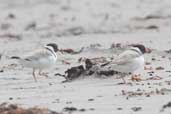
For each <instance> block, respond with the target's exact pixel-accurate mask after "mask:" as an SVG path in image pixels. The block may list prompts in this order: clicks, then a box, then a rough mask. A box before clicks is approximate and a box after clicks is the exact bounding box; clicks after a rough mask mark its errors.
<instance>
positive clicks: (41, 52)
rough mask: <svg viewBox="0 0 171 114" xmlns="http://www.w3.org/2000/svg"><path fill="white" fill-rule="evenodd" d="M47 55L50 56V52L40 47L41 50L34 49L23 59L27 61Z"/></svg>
mask: <svg viewBox="0 0 171 114" xmlns="http://www.w3.org/2000/svg"><path fill="white" fill-rule="evenodd" d="M49 56H51V53H50V52H49V51H47V50H44V49H41V50H36V51H34V52H32V53H29V54H28V55H26V56H25V57H24V58H23V59H25V60H27V61H37V60H40V59H43V58H47V57H49Z"/></svg>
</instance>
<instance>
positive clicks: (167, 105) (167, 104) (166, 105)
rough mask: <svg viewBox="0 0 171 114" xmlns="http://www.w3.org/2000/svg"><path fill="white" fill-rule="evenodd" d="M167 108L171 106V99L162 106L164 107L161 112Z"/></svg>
mask: <svg viewBox="0 0 171 114" xmlns="http://www.w3.org/2000/svg"><path fill="white" fill-rule="evenodd" d="M166 108H171V101H169V102H168V103H166V104H164V105H163V106H162V109H161V110H160V112H164V110H165V109H166Z"/></svg>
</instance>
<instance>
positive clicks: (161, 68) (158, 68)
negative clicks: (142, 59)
mask: <svg viewBox="0 0 171 114" xmlns="http://www.w3.org/2000/svg"><path fill="white" fill-rule="evenodd" d="M156 70H164V68H163V67H162V66H159V67H156Z"/></svg>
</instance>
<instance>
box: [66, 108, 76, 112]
mask: <svg viewBox="0 0 171 114" xmlns="http://www.w3.org/2000/svg"><path fill="white" fill-rule="evenodd" d="M77 110H78V109H77V108H75V107H65V108H63V111H64V112H73V111H77Z"/></svg>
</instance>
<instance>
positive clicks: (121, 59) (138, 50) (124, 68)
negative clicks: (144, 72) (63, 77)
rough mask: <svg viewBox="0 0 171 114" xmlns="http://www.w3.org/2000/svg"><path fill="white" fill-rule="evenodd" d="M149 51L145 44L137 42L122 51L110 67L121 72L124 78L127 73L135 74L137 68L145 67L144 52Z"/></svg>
mask: <svg viewBox="0 0 171 114" xmlns="http://www.w3.org/2000/svg"><path fill="white" fill-rule="evenodd" d="M146 52H147V49H146V48H145V46H143V45H140V44H137V45H133V46H132V47H131V48H130V49H128V50H126V51H124V52H122V53H121V54H120V55H118V57H117V58H116V59H114V60H113V61H112V62H111V63H109V65H110V67H111V68H112V69H113V70H114V71H117V72H120V73H121V74H124V75H122V77H121V78H122V79H123V81H124V83H126V82H125V80H124V77H125V75H128V74H133V73H134V72H135V71H136V70H137V69H139V68H143V66H144V63H145V60H144V56H143V54H144V53H146Z"/></svg>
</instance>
